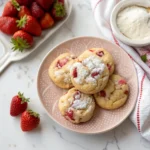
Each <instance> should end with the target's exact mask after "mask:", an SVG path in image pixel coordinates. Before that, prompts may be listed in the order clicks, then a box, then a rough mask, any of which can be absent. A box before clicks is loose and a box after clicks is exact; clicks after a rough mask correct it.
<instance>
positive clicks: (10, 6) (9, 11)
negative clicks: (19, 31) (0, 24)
mask: <svg viewBox="0 0 150 150" xmlns="http://www.w3.org/2000/svg"><path fill="white" fill-rule="evenodd" d="M18 11H20V5H19V4H18V3H17V1H16V0H11V1H9V2H7V3H6V5H5V7H4V11H3V14H2V16H9V17H17V14H18Z"/></svg>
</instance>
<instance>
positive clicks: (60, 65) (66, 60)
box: [57, 58, 68, 68]
mask: <svg viewBox="0 0 150 150" xmlns="http://www.w3.org/2000/svg"><path fill="white" fill-rule="evenodd" d="M67 62H68V59H67V58H63V59H61V60H59V61H58V62H57V67H58V68H62V67H63V66H64V65H65V64H66V63H67Z"/></svg>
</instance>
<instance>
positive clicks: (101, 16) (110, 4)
mask: <svg viewBox="0 0 150 150" xmlns="http://www.w3.org/2000/svg"><path fill="white" fill-rule="evenodd" d="M119 1H120V0H91V5H92V10H93V14H94V18H95V21H96V23H97V25H98V28H99V29H100V31H101V33H102V35H103V36H104V38H106V39H107V40H110V41H112V42H114V43H115V44H117V45H118V46H120V47H122V48H123V49H124V50H125V51H126V52H127V53H128V54H129V55H130V56H131V58H132V60H133V61H134V64H135V68H136V70H137V76H138V82H139V95H138V98H137V103H136V106H135V109H134V111H133V112H132V114H131V115H130V119H131V121H132V122H133V123H134V125H135V126H136V127H137V129H138V131H139V132H140V133H141V135H142V136H143V137H144V138H146V139H147V140H149V141H150V47H143V48H132V47H130V46H127V45H125V44H124V43H122V42H120V41H118V40H117V39H116V37H115V36H114V34H113V32H112V30H111V25H110V15H111V12H112V10H113V8H114V6H115V5H116V4H117V3H118V2H119ZM141 58H142V59H143V60H144V61H145V62H143V61H142V59H141ZM148 77H149V78H148Z"/></svg>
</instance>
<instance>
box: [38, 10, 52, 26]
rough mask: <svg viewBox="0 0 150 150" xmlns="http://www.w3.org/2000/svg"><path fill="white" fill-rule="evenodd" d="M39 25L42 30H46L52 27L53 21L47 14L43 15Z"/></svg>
mask: <svg viewBox="0 0 150 150" xmlns="http://www.w3.org/2000/svg"><path fill="white" fill-rule="evenodd" d="M40 25H41V28H42V29H48V28H50V27H52V26H53V25H54V20H53V18H52V17H51V15H50V14H49V13H45V15H44V16H43V17H42V18H41V20H40Z"/></svg>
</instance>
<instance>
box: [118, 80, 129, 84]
mask: <svg viewBox="0 0 150 150" xmlns="http://www.w3.org/2000/svg"><path fill="white" fill-rule="evenodd" d="M118 84H121V85H123V84H127V82H126V81H125V80H123V79H122V80H119V81H118Z"/></svg>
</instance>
